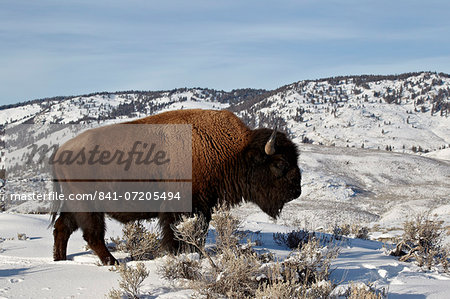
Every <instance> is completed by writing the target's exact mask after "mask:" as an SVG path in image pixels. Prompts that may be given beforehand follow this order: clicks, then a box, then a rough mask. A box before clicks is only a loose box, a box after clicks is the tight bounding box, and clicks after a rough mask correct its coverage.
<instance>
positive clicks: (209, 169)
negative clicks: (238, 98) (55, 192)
mask: <svg viewBox="0 0 450 299" xmlns="http://www.w3.org/2000/svg"><path fill="white" fill-rule="evenodd" d="M129 123H131V124H191V125H192V204H193V207H192V208H193V212H194V213H201V214H203V215H204V216H205V218H206V220H207V221H209V220H210V218H211V211H212V209H213V207H214V206H216V205H217V204H218V203H224V204H227V205H230V206H232V205H236V204H239V203H240V202H241V201H242V199H244V200H246V201H250V202H254V203H255V204H257V205H258V206H259V207H260V208H261V209H262V210H263V211H264V212H265V213H267V214H268V215H270V216H272V217H277V216H278V215H279V213H280V212H281V209H282V208H283V206H284V204H285V203H287V202H289V201H291V200H293V199H295V198H297V197H298V196H300V193H301V187H300V180H301V175H300V170H299V168H298V165H297V158H298V151H297V147H296V146H295V145H294V144H293V143H292V142H291V141H290V140H289V139H288V138H287V136H286V135H285V134H283V133H280V132H278V133H277V134H276V140H275V153H274V154H273V155H267V154H266V152H265V150H264V147H265V145H266V143H267V141H268V140H269V138H270V136H271V134H272V131H271V130H270V129H256V130H250V129H249V128H248V127H247V126H245V124H244V123H243V122H242V121H241V120H240V119H239V118H237V117H236V116H235V115H234V114H233V113H231V112H229V111H226V110H224V111H215V110H200V109H195V110H181V111H170V112H165V113H161V114H158V115H154V116H149V117H146V118H142V119H139V120H135V121H132V122H129ZM103 128H106V127H103ZM109 128H112V129H113V128H114V126H109ZM95 130H98V129H94V130H91V131H95ZM88 134H89V133H88ZM82 143H83V141H82V138H79V137H76V138H74V139H72V140H71V141H69V144H78V145H79V144H82ZM63 147H64V148H66V149H67V146H66V145H63ZM60 150H61V149H60ZM55 174H58V169H55ZM63 191H64V190H63ZM108 215H110V216H111V217H112V218H114V219H117V220H118V221H120V222H123V223H126V222H129V221H134V220H138V219H149V218H154V217H158V218H159V222H160V225H161V227H162V233H163V236H162V245H163V246H164V247H165V248H167V249H169V250H172V251H176V250H177V249H178V248H179V246H180V244H178V243H177V242H176V241H175V240H174V237H173V231H172V229H171V225H172V224H174V223H176V222H177V220H178V219H179V217H180V215H179V214H178V213H108ZM55 217H56V215H54V218H53V221H54V220H55ZM78 228H81V229H82V230H83V237H84V239H85V240H86V241H87V243H88V244H89V246H90V247H91V248H92V250H94V251H95V253H96V254H97V255H98V256H99V258H100V259H101V261H102V263H103V264H105V265H106V264H114V263H116V262H117V261H116V260H115V258H114V257H113V256H112V255H111V254H110V253H109V251H108V250H107V248H106V246H105V243H104V232H105V221H104V213H70V212H69V213H61V214H60V215H59V218H58V220H57V221H56V222H55V223H54V238H55V243H54V260H64V259H66V248H67V242H68V239H69V237H70V235H71V233H72V232H73V231H75V230H76V229H78Z"/></svg>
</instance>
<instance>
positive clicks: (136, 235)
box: [111, 221, 160, 261]
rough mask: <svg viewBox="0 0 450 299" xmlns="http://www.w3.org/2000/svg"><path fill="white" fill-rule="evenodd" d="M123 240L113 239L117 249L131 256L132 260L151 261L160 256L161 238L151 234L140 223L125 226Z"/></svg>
mask: <svg viewBox="0 0 450 299" xmlns="http://www.w3.org/2000/svg"><path fill="white" fill-rule="evenodd" d="M122 232H123V239H122V240H120V238H111V241H112V242H113V243H114V244H116V249H117V250H120V251H123V252H127V253H129V254H130V257H131V259H132V260H135V261H143V260H151V259H154V258H156V257H158V256H159V255H160V252H159V238H158V237H159V236H158V234H157V233H154V232H150V231H149V230H148V229H147V228H146V227H145V226H144V225H143V224H142V223H141V222H140V221H136V222H130V223H127V224H125V226H124V227H123V229H122Z"/></svg>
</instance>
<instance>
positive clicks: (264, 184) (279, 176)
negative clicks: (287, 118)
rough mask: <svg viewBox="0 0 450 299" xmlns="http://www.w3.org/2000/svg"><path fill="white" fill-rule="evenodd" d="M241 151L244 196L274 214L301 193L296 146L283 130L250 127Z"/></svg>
mask: <svg viewBox="0 0 450 299" xmlns="http://www.w3.org/2000/svg"><path fill="white" fill-rule="evenodd" d="M244 155H245V159H246V164H247V165H246V166H247V167H246V168H247V175H246V180H247V182H246V183H247V184H246V185H247V186H248V189H247V192H246V193H247V194H246V196H245V197H246V198H245V200H247V201H251V202H254V203H255V204H257V205H258V206H259V207H260V208H261V209H262V210H263V211H264V212H265V213H266V214H268V215H269V216H271V217H273V218H276V217H277V216H278V215H279V214H280V212H281V210H282V208H283V206H284V205H285V204H286V203H287V202H289V201H291V200H293V199H295V198H297V197H299V196H300V194H301V174H300V169H299V167H298V164H297V160H298V149H297V146H296V145H295V144H294V143H293V142H292V141H291V140H289V138H288V137H287V136H286V135H285V134H284V133H281V132H277V131H276V130H274V131H273V132H271V130H269V129H257V130H254V131H252V136H251V139H250V143H249V145H248V147H247V149H246V151H245V153H244Z"/></svg>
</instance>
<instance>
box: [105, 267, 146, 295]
mask: <svg viewBox="0 0 450 299" xmlns="http://www.w3.org/2000/svg"><path fill="white" fill-rule="evenodd" d="M116 269H117V271H118V272H119V274H120V282H119V289H112V290H111V291H110V292H109V294H108V296H109V298H111V299H122V298H124V297H125V298H130V299H137V298H139V296H140V287H141V285H142V283H143V282H144V280H145V279H146V278H147V277H148V275H149V272H148V271H147V269H146V268H145V265H144V264H143V263H137V264H136V267H135V268H133V267H129V266H127V265H126V264H120V265H119V266H116Z"/></svg>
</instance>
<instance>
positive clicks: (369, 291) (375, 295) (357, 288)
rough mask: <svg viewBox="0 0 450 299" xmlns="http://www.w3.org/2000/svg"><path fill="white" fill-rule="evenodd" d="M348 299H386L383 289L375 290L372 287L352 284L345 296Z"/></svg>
mask: <svg viewBox="0 0 450 299" xmlns="http://www.w3.org/2000/svg"><path fill="white" fill-rule="evenodd" d="M346 298H348V299H383V298H387V294H386V292H385V290H384V289H381V290H377V289H376V288H374V287H373V286H372V285H370V284H369V285H367V284H364V283H357V284H356V283H352V284H351V285H350V288H349V289H348V292H347V294H346Z"/></svg>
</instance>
